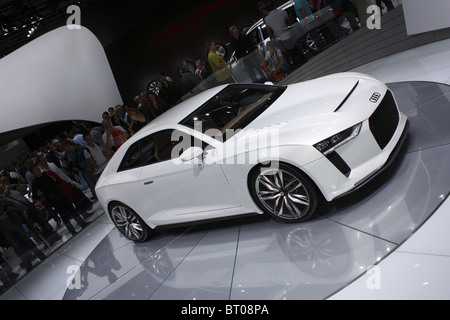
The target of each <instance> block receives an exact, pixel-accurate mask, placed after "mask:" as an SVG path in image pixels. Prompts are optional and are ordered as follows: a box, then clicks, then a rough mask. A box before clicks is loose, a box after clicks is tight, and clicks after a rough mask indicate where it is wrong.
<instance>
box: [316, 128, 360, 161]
mask: <svg viewBox="0 0 450 320" xmlns="http://www.w3.org/2000/svg"><path fill="white" fill-rule="evenodd" d="M361 126H362V123H359V124H357V125H355V126H353V127H351V128H348V129H346V130H344V131H342V132H339V133H337V134H335V135H333V136H331V137H329V138H328V139H325V140H322V141H320V142H318V143H316V144H315V145H314V148H316V149H317V150H319V151H320V152H322V153H323V155H324V156H326V155H328V154H330V153H331V152H333V151H334V150H336V149H337V148H339V147H340V146H342V145H344V144H346V143H347V142H349V141H350V140H352V139H354V138H355V137H357V136H358V134H359V131H360V130H361Z"/></svg>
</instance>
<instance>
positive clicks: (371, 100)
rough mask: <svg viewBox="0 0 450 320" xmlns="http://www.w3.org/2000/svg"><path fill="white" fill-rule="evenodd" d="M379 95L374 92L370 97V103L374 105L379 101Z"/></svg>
mask: <svg viewBox="0 0 450 320" xmlns="http://www.w3.org/2000/svg"><path fill="white" fill-rule="evenodd" d="M380 97H381V94H380V93H378V92H374V93H373V95H372V96H371V97H370V99H369V101H370V102H372V103H376V102H377V101H378V99H380Z"/></svg>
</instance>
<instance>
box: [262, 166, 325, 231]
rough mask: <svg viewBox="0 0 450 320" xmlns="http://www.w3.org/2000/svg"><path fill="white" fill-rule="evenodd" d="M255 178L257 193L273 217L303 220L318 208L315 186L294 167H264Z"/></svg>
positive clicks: (286, 219) (285, 219)
mask: <svg viewBox="0 0 450 320" xmlns="http://www.w3.org/2000/svg"><path fill="white" fill-rule="evenodd" d="M260 170H261V171H260V172H259V174H258V176H257V177H256V179H255V180H254V194H255V195H256V197H257V198H258V200H259V203H260V204H261V205H262V206H263V207H264V208H265V209H266V210H265V211H267V212H269V213H270V214H271V215H272V216H274V217H276V218H278V219H281V220H284V221H292V222H294V221H303V220H306V219H307V218H309V217H310V215H311V214H312V212H313V211H314V210H315V207H316V200H315V198H314V194H312V196H311V193H312V192H311V187H310V186H308V184H307V181H305V179H303V178H302V177H301V176H300V175H299V174H296V172H294V171H293V170H292V169H291V168H290V167H286V166H282V167H280V168H278V169H274V168H261V169H260Z"/></svg>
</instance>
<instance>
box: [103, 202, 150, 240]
mask: <svg viewBox="0 0 450 320" xmlns="http://www.w3.org/2000/svg"><path fill="white" fill-rule="evenodd" d="M111 218H112V220H113V223H114V225H115V226H116V227H117V228H118V229H119V231H120V232H121V233H122V234H124V235H125V236H126V237H127V238H129V239H130V240H133V241H141V240H143V239H144V238H145V237H146V226H144V225H143V224H142V222H141V221H140V219H139V218H138V216H137V215H136V214H135V213H134V212H133V211H132V210H131V209H130V208H128V207H125V206H121V205H117V206H114V207H113V208H112V210H111Z"/></svg>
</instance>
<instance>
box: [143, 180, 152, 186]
mask: <svg viewBox="0 0 450 320" xmlns="http://www.w3.org/2000/svg"><path fill="white" fill-rule="evenodd" d="M152 183H153V180H151V181H147V182H144V186H148V185H149V184H152Z"/></svg>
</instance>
